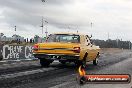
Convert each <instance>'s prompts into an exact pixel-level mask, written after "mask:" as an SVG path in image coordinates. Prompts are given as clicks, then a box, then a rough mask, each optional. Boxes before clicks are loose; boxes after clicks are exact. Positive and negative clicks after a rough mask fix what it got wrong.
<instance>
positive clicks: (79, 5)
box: [0, 0, 132, 41]
mask: <svg viewBox="0 0 132 88" xmlns="http://www.w3.org/2000/svg"><path fill="white" fill-rule="evenodd" d="M42 16H43V17H44V20H46V21H48V24H46V23H44V25H45V26H44V31H45V28H46V25H47V29H48V33H54V32H76V31H77V30H78V31H79V32H81V33H85V34H89V35H91V34H92V35H93V38H98V39H107V38H108V33H109V36H110V38H111V39H117V38H119V39H123V40H131V41H132V0H46V2H45V3H42V2H41V0H0V32H2V33H4V34H5V35H6V36H12V35H13V34H14V33H16V34H19V35H21V36H23V37H29V38H31V37H33V36H34V35H36V34H37V35H40V36H42V30H41V27H40V26H41V19H42ZM91 22H92V23H93V25H92V28H91V26H90V23H91ZM15 25H16V26H17V31H16V32H15V31H14V26H15ZM44 35H45V34H44Z"/></svg>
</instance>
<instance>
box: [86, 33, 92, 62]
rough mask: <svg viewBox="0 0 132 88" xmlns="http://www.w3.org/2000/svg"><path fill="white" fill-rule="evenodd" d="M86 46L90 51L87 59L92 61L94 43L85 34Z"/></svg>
mask: <svg viewBox="0 0 132 88" xmlns="http://www.w3.org/2000/svg"><path fill="white" fill-rule="evenodd" d="M85 46H86V50H87V53H88V56H87V61H91V60H92V59H93V52H92V51H93V50H92V44H91V42H90V40H89V37H88V36H87V35H86V36H85Z"/></svg>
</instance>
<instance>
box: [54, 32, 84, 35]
mask: <svg viewBox="0 0 132 88" xmlns="http://www.w3.org/2000/svg"><path fill="white" fill-rule="evenodd" d="M52 34H69V35H85V34H81V33H67V32H61V33H52Z"/></svg>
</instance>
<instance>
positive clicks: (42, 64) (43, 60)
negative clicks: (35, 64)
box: [40, 58, 53, 67]
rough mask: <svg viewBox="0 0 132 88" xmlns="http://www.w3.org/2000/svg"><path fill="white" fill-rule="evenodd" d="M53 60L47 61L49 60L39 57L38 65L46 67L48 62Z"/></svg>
mask: <svg viewBox="0 0 132 88" xmlns="http://www.w3.org/2000/svg"><path fill="white" fill-rule="evenodd" d="M52 62H53V61H49V60H46V59H44V58H41V59H40V65H41V67H48V66H49V65H50V63H52Z"/></svg>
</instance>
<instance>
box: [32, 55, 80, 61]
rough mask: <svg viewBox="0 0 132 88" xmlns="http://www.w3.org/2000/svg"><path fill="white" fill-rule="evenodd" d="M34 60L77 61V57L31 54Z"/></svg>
mask: <svg viewBox="0 0 132 88" xmlns="http://www.w3.org/2000/svg"><path fill="white" fill-rule="evenodd" d="M33 55H34V57H35V58H45V59H50V60H71V61H73V60H79V55H64V54H33Z"/></svg>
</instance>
